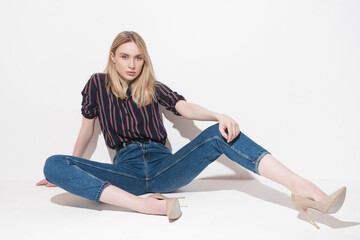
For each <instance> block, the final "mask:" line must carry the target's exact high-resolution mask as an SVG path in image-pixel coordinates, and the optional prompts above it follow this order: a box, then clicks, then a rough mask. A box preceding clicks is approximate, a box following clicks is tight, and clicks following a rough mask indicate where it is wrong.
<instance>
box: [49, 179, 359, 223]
mask: <svg viewBox="0 0 360 240" xmlns="http://www.w3.org/2000/svg"><path fill="white" fill-rule="evenodd" d="M224 190H225V191H226V190H237V191H239V192H242V193H245V194H248V195H250V196H253V197H256V198H258V199H262V200H264V201H267V202H271V203H274V204H278V205H281V206H283V207H287V208H289V209H292V210H295V209H294V208H293V207H292V203H291V199H290V197H289V196H288V195H287V194H285V193H283V192H280V191H278V190H275V189H273V188H271V187H268V186H266V185H264V184H262V183H261V182H260V181H258V180H256V179H254V178H246V179H244V178H239V177H236V176H217V177H208V178H200V179H195V180H193V181H192V182H191V183H190V184H188V185H187V186H185V187H183V188H181V189H179V190H178V191H175V192H174V193H180V192H181V193H187V195H188V196H187V198H189V197H191V193H192V192H193V193H195V192H213V191H224ZM189 195H190V196H189ZM51 202H53V203H55V204H58V205H62V206H68V207H77V208H86V209H91V210H97V211H103V210H108V211H122V212H134V213H135V211H132V210H129V209H126V208H123V207H118V206H113V205H109V204H105V203H99V204H96V203H95V202H93V201H91V200H88V199H85V198H82V197H79V196H76V195H73V194H71V193H62V194H58V195H56V196H54V197H53V198H52V199H51ZM295 211H296V210H295ZM308 212H309V214H310V215H311V217H312V218H313V220H314V221H315V222H318V223H322V224H324V225H327V226H328V227H330V228H345V227H352V226H355V225H359V224H360V223H358V222H348V221H342V220H340V219H337V218H335V217H333V216H331V215H328V214H322V213H320V212H318V211H316V210H313V209H309V210H308ZM298 218H299V219H301V220H303V221H306V222H309V221H308V219H307V218H306V217H305V216H304V215H303V214H299V215H298ZM309 224H311V223H310V222H309Z"/></svg>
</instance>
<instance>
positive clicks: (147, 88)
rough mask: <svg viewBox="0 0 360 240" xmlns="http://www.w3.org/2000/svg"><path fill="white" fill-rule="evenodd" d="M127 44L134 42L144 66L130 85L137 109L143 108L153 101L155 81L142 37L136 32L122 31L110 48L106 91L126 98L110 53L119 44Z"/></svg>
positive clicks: (113, 51) (106, 70)
mask: <svg viewBox="0 0 360 240" xmlns="http://www.w3.org/2000/svg"><path fill="white" fill-rule="evenodd" d="M128 42H134V43H135V44H136V45H137V47H138V48H139V50H140V52H141V54H142V56H143V59H144V65H143V68H142V71H141V73H140V75H139V76H138V77H137V78H136V79H135V80H134V81H133V82H132V83H131V95H132V97H133V101H134V102H135V103H136V104H137V105H138V107H140V106H145V105H147V104H149V103H150V102H151V101H152V100H153V99H155V88H154V83H155V81H156V79H155V73H154V69H153V67H152V64H151V60H150V56H149V54H148V51H147V48H146V44H145V42H144V40H143V39H142V37H141V36H140V35H139V34H137V33H136V32H133V31H123V32H121V33H119V34H118V35H117V36H116V37H115V39H114V41H113V43H112V45H111V48H110V52H109V58H108V63H107V67H106V69H105V72H106V73H107V76H108V82H107V90H108V91H112V93H113V94H114V95H115V96H116V97H118V98H121V99H124V98H125V97H126V93H125V91H124V89H123V88H122V85H121V84H120V79H121V76H120V75H119V73H118V72H117V70H116V67H115V64H114V63H113V61H112V59H111V52H112V53H113V54H115V51H116V49H117V48H118V47H119V46H120V45H121V44H124V43H128Z"/></svg>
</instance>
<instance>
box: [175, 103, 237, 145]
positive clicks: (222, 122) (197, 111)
mask: <svg viewBox="0 0 360 240" xmlns="http://www.w3.org/2000/svg"><path fill="white" fill-rule="evenodd" d="M175 108H176V111H178V112H179V113H180V114H181V115H182V116H183V117H185V118H187V119H190V120H199V121H219V131H220V133H221V135H222V136H223V137H224V138H225V139H226V140H227V142H228V143H229V142H231V141H232V140H233V139H234V138H236V137H237V136H238V135H239V133H240V128H239V124H238V123H237V122H236V121H235V120H234V119H232V118H231V117H229V116H227V115H225V114H221V113H216V112H213V111H210V110H208V109H206V108H203V107H201V106H199V105H197V104H194V103H189V102H187V101H184V100H180V101H178V102H177V103H176V105H175ZM225 129H227V133H228V134H227V133H226V132H225Z"/></svg>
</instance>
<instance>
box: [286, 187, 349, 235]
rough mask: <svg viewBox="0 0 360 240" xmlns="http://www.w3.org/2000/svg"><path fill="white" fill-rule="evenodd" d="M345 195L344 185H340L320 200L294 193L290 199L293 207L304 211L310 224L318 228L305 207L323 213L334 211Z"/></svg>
mask: <svg viewBox="0 0 360 240" xmlns="http://www.w3.org/2000/svg"><path fill="white" fill-rule="evenodd" d="M345 195H346V187H342V188H340V189H338V190H337V191H335V192H334V193H332V194H331V195H329V196H327V197H326V198H324V199H323V200H321V201H314V200H311V199H309V198H306V197H301V196H298V195H294V194H291V200H292V203H293V205H294V207H295V209H297V210H298V211H299V212H301V213H304V214H305V216H307V218H308V219H309V220H310V222H311V224H312V225H314V226H315V227H316V228H318V229H320V227H319V226H318V225H317V224H316V223H315V222H314V221H313V220H312V218H311V217H310V215H309V214H308V213H307V209H308V208H313V209H316V210H319V211H320V212H322V213H325V214H332V213H336V212H337V211H339V209H340V208H341V206H342V205H343V203H344V200H345Z"/></svg>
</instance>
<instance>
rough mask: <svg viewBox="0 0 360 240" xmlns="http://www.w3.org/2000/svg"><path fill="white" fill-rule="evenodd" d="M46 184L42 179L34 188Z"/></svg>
mask: <svg viewBox="0 0 360 240" xmlns="http://www.w3.org/2000/svg"><path fill="white" fill-rule="evenodd" d="M47 183H48V181H47V180H46V179H43V180H41V181H40V182H38V183H37V184H36V186H41V185H45V184H47Z"/></svg>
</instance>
